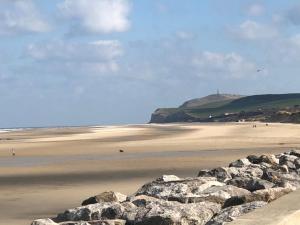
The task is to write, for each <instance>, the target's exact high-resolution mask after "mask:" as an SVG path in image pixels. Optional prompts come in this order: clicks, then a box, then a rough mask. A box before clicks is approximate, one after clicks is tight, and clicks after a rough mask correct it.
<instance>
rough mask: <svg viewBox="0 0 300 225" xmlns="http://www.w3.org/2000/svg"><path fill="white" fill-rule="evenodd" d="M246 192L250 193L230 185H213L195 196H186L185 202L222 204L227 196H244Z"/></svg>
mask: <svg viewBox="0 0 300 225" xmlns="http://www.w3.org/2000/svg"><path fill="white" fill-rule="evenodd" d="M248 194H250V192H249V191H248V190H246V189H242V188H238V187H235V186H232V185H225V186H213V187H210V188H207V189H205V190H204V191H203V192H202V193H199V194H198V195H197V196H192V197H187V200H186V201H185V202H188V203H196V202H214V203H218V204H221V205H223V204H224V202H225V201H226V200H227V199H229V198H232V197H234V196H244V195H248Z"/></svg>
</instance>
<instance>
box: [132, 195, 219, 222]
mask: <svg viewBox="0 0 300 225" xmlns="http://www.w3.org/2000/svg"><path fill="white" fill-rule="evenodd" d="M220 210H221V206H220V205H219V204H216V203H211V202H200V203H191V204H182V203H179V202H170V201H164V200H157V201H153V202H150V203H149V204H147V205H146V206H145V207H139V208H138V212H137V215H136V218H135V223H134V224H135V225H154V224H161V225H175V224H176V225H177V224H178V225H180V224H186V225H187V224H193V225H205V224H206V223H207V222H208V221H209V220H210V219H211V218H212V217H213V216H214V215H215V214H216V213H218V212H219V211H220Z"/></svg>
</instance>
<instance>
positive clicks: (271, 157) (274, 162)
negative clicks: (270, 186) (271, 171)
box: [259, 154, 279, 165]
mask: <svg viewBox="0 0 300 225" xmlns="http://www.w3.org/2000/svg"><path fill="white" fill-rule="evenodd" d="M259 159H260V162H264V163H268V164H271V165H278V164H279V159H277V158H276V156H275V155H271V154H269V155H262V156H260V157H259Z"/></svg>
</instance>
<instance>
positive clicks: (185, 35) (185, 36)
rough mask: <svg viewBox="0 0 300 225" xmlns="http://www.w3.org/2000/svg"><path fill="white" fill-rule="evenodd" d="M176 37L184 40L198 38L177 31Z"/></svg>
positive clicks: (191, 34)
mask: <svg viewBox="0 0 300 225" xmlns="http://www.w3.org/2000/svg"><path fill="white" fill-rule="evenodd" d="M176 36H177V37H178V38H179V39H182V40H191V39H194V38H195V37H196V35H195V34H193V33H190V32H186V31H177V32H176Z"/></svg>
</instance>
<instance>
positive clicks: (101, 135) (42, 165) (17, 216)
mask: <svg viewBox="0 0 300 225" xmlns="http://www.w3.org/2000/svg"><path fill="white" fill-rule="evenodd" d="M299 136H300V125H292V124H269V126H265V124H257V128H253V127H252V124H251V123H227V124H221V123H216V124H172V125H128V126H101V127H72V128H48V129H46V128H43V129H27V130H17V131H13V132H4V133H0V218H1V219H0V224H30V221H32V220H33V219H35V218H40V217H49V216H53V215H55V214H57V213H58V212H60V211H62V210H64V209H66V208H71V207H75V206H78V205H79V204H80V203H81V201H82V200H83V199H84V198H86V197H88V196H91V195H94V194H97V193H100V192H102V191H105V190H115V191H120V192H123V193H125V194H130V193H133V192H134V191H135V190H136V189H137V188H138V187H139V186H141V185H142V184H143V183H145V182H147V181H149V180H151V179H153V178H155V177H157V176H159V175H161V174H176V175H179V176H195V175H196V174H197V171H198V170H199V169H200V168H212V167H215V166H219V165H226V164H228V162H230V161H232V160H234V159H237V158H240V157H243V156H246V155H249V154H262V153H278V152H282V151H284V150H286V149H290V148H298V147H300V139H299ZM11 148H14V149H15V152H16V157H12V156H11V152H10V149H11ZM120 149H123V150H124V153H120V152H119V150H120Z"/></svg>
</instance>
